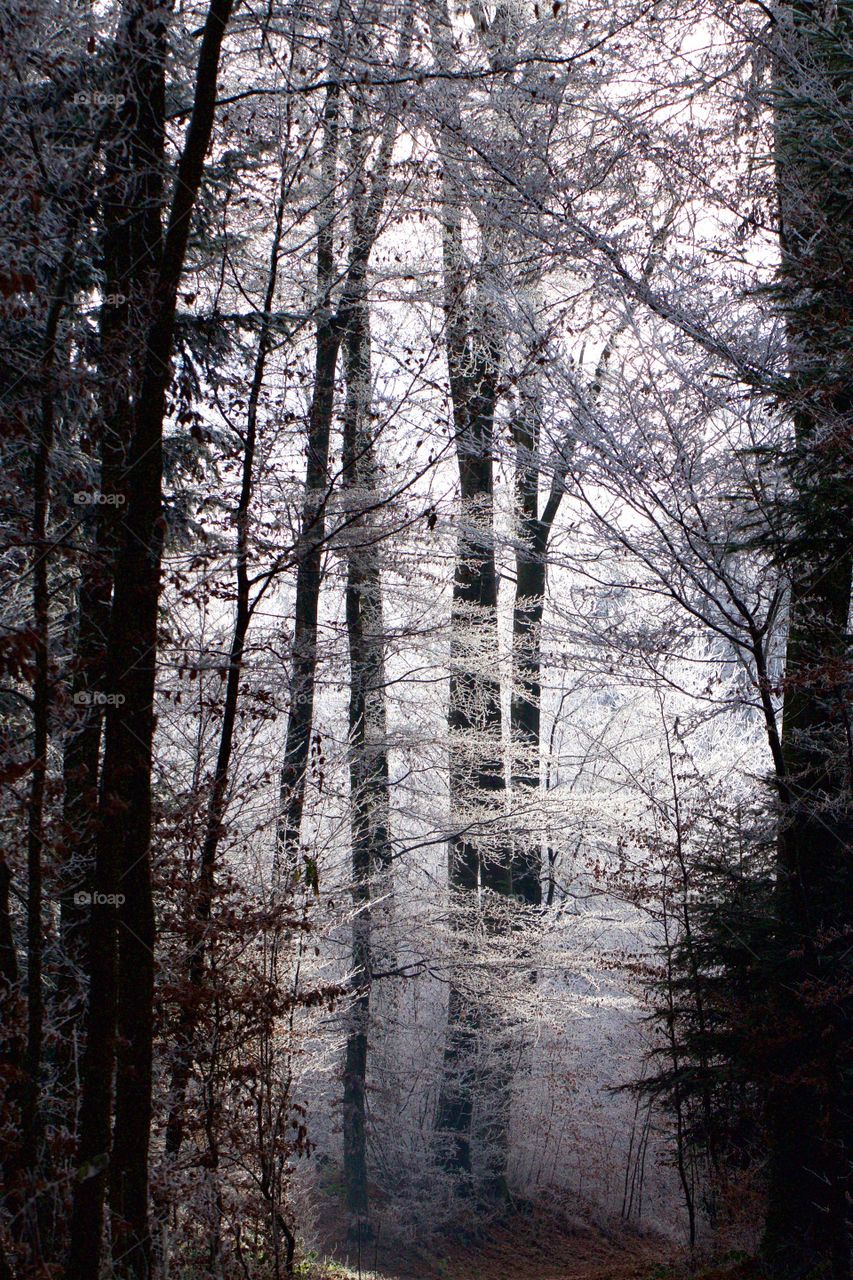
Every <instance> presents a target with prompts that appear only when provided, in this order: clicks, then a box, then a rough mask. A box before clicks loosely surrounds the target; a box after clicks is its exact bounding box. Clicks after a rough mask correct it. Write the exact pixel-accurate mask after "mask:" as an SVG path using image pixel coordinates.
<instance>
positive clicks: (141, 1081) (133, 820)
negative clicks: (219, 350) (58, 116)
mask: <svg viewBox="0 0 853 1280" xmlns="http://www.w3.org/2000/svg"><path fill="white" fill-rule="evenodd" d="M231 7H232V0H212V3H211V5H210V7H209V9H208V11H207V16H206V20H205V25H204V31H203V36H202V42H201V49H200V52H199V61H198V68H197V73H196V85H195V95H194V102H193V111H192V116H191V119H190V124H189V128H188V130H187V135H186V141H185V145H184V149H183V152H182V154H181V157H180V160H179V163H178V166H177V172H176V175H175V190H174V196H173V201H172V207H171V211H170V216H169V224H168V229H167V232H166V237H165V241H164V245H163V253H162V260H161V264H160V270H159V273H158V278H157V284H156V288H155V290H154V295H153V299H152V303H151V307H150V311H149V312H148V315H150V322H149V325H148V326H147V331H146V330H143V332H142V333H139V334H137V337H136V341H137V342H139V343H140V356H141V359H140V366H141V369H142V374H141V378H140V384H139V386H140V389H139V396H138V401H137V403H136V404H135V406H134V413H133V437H132V447H131V451H130V465H129V468H128V476H127V495H128V510H127V516H126V524H125V529H124V536H123V540H122V544H121V548H120V550H119V554H118V558H117V563H116V591H115V599H114V603H113V609H112V618H111V627H110V637H109V645H108V653H107V677H106V686H107V688H108V691H109V693H110V694H111V695H113V696H114V699H115V701H114V703H113V704H111V705H110V706H109V708H108V711H107V718H106V729H105V746H104V765H103V784H102V800H101V809H100V820H99V829H98V839H97V854H96V859H97V863H96V884H97V887H98V890H99V891H100V892H101V893H103V894H104V895H106V898H107V900H106V901H99V902H94V903H93V904H92V937H91V981H90V1001H89V1015H88V1027H87V1043H86V1055H85V1063H84V1089H83V1101H82V1107H81V1116H80V1140H79V1151H78V1170H79V1171H78V1178H77V1182H76V1184H75V1191H74V1204H73V1208H72V1222H71V1244H70V1250H69V1260H68V1266H67V1269H66V1274H67V1276H68V1277H69V1280H84V1278H85V1280H96V1278H97V1275H98V1269H99V1263H100V1255H101V1238H102V1230H103V1197H104V1187H105V1175H106V1166H107V1163H108V1162H109V1175H110V1191H111V1209H112V1213H113V1218H114V1230H113V1251H114V1265H115V1266H116V1267H117V1269H118V1271H119V1273H120V1274H128V1275H133V1276H140V1277H141V1276H147V1275H148V1274H149V1271H150V1237H149V1232H148V1144H149V1133H150V1119H151V1083H152V1081H151V1066H152V1032H153V993H154V911H153V901H152V892H151V867H150V837H151V749H152V737H153V730H154V711H153V702H154V676H155V663H156V648H157V609H158V603H159V594H160V559H161V554H162V538H163V521H162V514H161V485H162V430H163V419H164V415H165V408H166V391H167V388H168V384H169V379H170V376H171V355H172V344H173V339H174V326H175V309H176V302H177V292H178V287H179V284H180V278H181V273H182V270H183V264H184V258H185V255H186V247H187V241H188V237H189V231H190V222H191V218H192V213H193V209H194V207H195V202H196V198H197V196H198V191H199V187H200V184H201V178H202V173H203V168H204V158H205V154H206V152H207V148H208V145H209V142H210V136H211V131H212V127H213V117H214V110H215V104H216V84H217V77H218V71H219V57H220V49H221V44H222V38H223V36H224V33H225V28H226V26H227V23H228V20H229V17H230V14H231ZM146 8H147V6H146ZM131 16H132V18H135V19H137V20H138V21H139V25H138V27H136V28H135V30H136V32H138V39H139V41H140V44H139V46H138V47H135V46H134V45H131V47H130V49H129V65H130V66H134V65H135V61H134V54H137V55H138V57H139V58H140V59H141V60H142V66H141V67H140V68H139V73H140V74H141V72H142V70H143V69H144V67H145V66H150V65H151V63H150V62H149V60H151V59H153V67H152V70H153V74H154V77H155V85H159V84H160V83H161V80H160V72H159V70H158V59H159V57H160V53H159V49H160V47H161V42H162V40H163V38H164V36H163V32H162V31H161V30H160V29H159V21H154V22H152V21H151V19H150V18H148V19H147V20H145V21H143V20H142V19H143V18H144V16H145V15H144V13H143V12H142V11H140V9H139V8H138V7H136V6H134V9H133V11H132V14H131ZM155 16H156V18H157V19H160V18H162V17H164V16H165V14H164V13H163V12H161V11H160V9H159V7H158V8H157V11H156V15H155ZM131 29H132V30H133V29H134V28H133V27H132V25H131ZM151 42H153V46H152V43H151ZM154 46H156V47H154ZM146 105H147V106H148V107H150V109H151V112H152V115H153V119H152V120H151V121H148V124H147V127H148V128H152V129H154V130H155V131H156V128H157V127H158V121H159V123H160V124H162V112H163V105H162V98H159V99H158V98H157V97H156V92H155V96H154V98H153V99H152V101H151V102H150V103H147V104H146ZM158 145H159V143H158V140H157V137H156V136H155V135H154V134H148V135H147V136H144V137H143V145H142V147H141V153H142V156H143V157H144V159H145V160H146V161H147V163H149V164H150V163H151V162H152V160H155V161H156V158H157V154H158V152H157V147H158ZM154 180H155V181H156V175H155V179H154ZM119 699H121V701H119ZM119 832H121V833H122V834H123V838H120V837H119V836H118V834H117V833H119ZM116 894H120V895H121V896H122V898H123V901H122V902H121V904H120V916H119V919H118V920H117V914H116V910H115V906H114V905H113V904H112V903H111V902H110V901H109V897H110V895H116ZM117 923H120V925H121V945H120V947H117V941H118V935H117ZM117 952H118V965H117V964H116V959H117ZM117 970H118V972H117ZM116 1017H117V1020H118V1029H119V1032H120V1035H121V1045H120V1053H119V1054H118V1057H117V1060H116V1062H115V1068H116V1108H115V1127H114V1135H113V1149H112V1158H111V1159H110V1158H109V1130H110V1108H111V1100H112V1071H113V1058H114V1050H115V1043H116V1040H115V1035H116Z"/></svg>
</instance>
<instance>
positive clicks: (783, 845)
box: [765, 2, 853, 1280]
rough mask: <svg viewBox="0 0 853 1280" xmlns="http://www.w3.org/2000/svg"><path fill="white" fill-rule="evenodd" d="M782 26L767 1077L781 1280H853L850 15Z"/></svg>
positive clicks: (815, 16)
mask: <svg viewBox="0 0 853 1280" xmlns="http://www.w3.org/2000/svg"><path fill="white" fill-rule="evenodd" d="M828 14H829V11H828V10H826V9H824V8H823V6H819V5H817V4H812V3H805V2H804V3H800V4H791V5H788V6H785V7H783V8H782V9H781V10H780V11H779V13H778V22H777V27H776V39H777V46H776V48H777V57H776V68H775V71H776V85H775V98H774V106H775V111H776V139H775V142H776V156H775V159H776V177H777V184H778V192H779V206H780V215H781V217H780V223H781V247H782V258H781V268H780V293H781V297H782V301H783V305H784V307H785V311H786V316H787V321H788V335H789V353H790V354H789V361H790V366H789V403H790V408H791V414H792V418H793V421H794V428H795V441H794V447H793V451H792V456H791V458H790V460H789V462H790V477H791V482H792V484H791V488H792V495H793V497H792V509H791V511H790V513H789V514H790V517H791V520H790V527H791V541H790V547H789V556H788V562H787V567H788V571H789V576H790V584H791V585H790V608H789V633H788V643H787V654H786V672H785V687H784V714H783V725H782V744H781V745H782V757H783V765H784V778H783V779H782V785H781V786H780V796H781V802H782V803H781V821H780V834H779V851H778V891H777V910H778V929H779V938H778V945H779V960H778V964H777V967H776V970H775V972H774V976H773V989H772V991H771V999H772V1002H773V1003H772V1005H771V1008H772V1010H773V1015H774V1019H775V1028H774V1031H775V1032H776V1033H778V1039H776V1038H775V1035H774V1050H773V1054H772V1062H771V1063H770V1064H769V1068H768V1070H769V1076H770V1080H769V1095H770V1096H769V1134H770V1180H769V1204H768V1216H767V1229H766V1238H765V1251H766V1254H767V1258H768V1262H769V1265H770V1269H771V1273H772V1275H773V1276H774V1277H776V1278H777V1280H804V1278H805V1277H818V1276H832V1277H833V1278H834V1280H843V1278H844V1277H847V1276H848V1275H849V1271H850V1237H849V1220H848V1216H847V1212H848V1206H849V1199H850V1192H851V1155H853V1146H851V1127H853V1121H851V1102H853V1097H851V1087H850V1073H849V1050H850V1018H851V995H850V991H851V973H850V965H849V954H850V921H851V918H853V873H851V856H853V804H851V798H850V796H851V780H853V770H852V769H851V764H852V763H853V761H851V750H850V744H851V726H850V711H849V679H850V657H851V655H850V641H849V629H848V628H849V618H850V605H851V569H853V554H851V547H850V527H851V523H853V496H851V495H853V465H851V456H850V445H849V440H850V430H851V423H853V394H851V390H850V388H851V380H852V379H853V368H851V360H850V348H849V342H848V340H847V335H849V332H850V327H851V324H853V315H851V304H850V298H851V273H850V264H851V260H853V258H851V251H853V223H851V217H850V202H849V194H850V191H849V188H850V174H851V171H850V166H849V163H848V164H847V165H846V167H845V166H843V165H842V166H841V168H840V169H839V165H838V161H837V159H836V149H834V143H833V138H834V134H833V130H834V128H835V121H836V119H837V112H838V111H846V112H847V114H848V116H849V110H850V59H849V40H850V35H851V26H850V15H849V12H848V11H847V10H846V9H841V8H839V9H838V11H837V12H836V11H833V13H832V14H831V15H829V16H828Z"/></svg>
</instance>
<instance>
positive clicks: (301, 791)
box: [277, 71, 343, 878]
mask: <svg viewBox="0 0 853 1280" xmlns="http://www.w3.org/2000/svg"><path fill="white" fill-rule="evenodd" d="M339 112H340V86H339V84H338V82H337V79H336V77H335V75H334V74H333V72H332V71H330V84H329V87H328V89H327V90H326V98H325V104H324V109H323V148H322V159H321V171H322V182H323V194H322V198H321V201H320V207H319V225H318V228H317V308H318V310H317V321H316V328H315V332H316V352H315V358H314V387H313V392H312V396H311V405H310V408H309V412H308V462H307V467H306V472H305V497H304V500H303V504H302V513H301V519H300V526H299V543H298V548H297V569H296V602H295V605H294V624H293V644H292V650H291V676H290V713H289V716H288V721H287V738H286V740H285V747H284V763H283V765H282V769H281V776H280V784H279V797H280V798H279V829H278V835H277V859H278V862H279V874H281V872H282V871H283V872H284V874H285V876H286V877H287V878H290V877H292V876H293V875H295V874H297V871H298V867H299V839H300V832H301V829H302V812H303V809H304V807H305V790H306V783H307V772H308V760H309V754H310V750H311V732H312V727H313V723H314V694H315V687H316V678H317V617H318V612H319V606H320V586H321V581H322V567H323V549H324V546H325V541H326V507H327V504H328V500H329V496H330V494H329V485H330V477H329V441H330V437H331V430H332V420H333V416H334V407H335V373H336V370H337V364H338V352H339V350H340V345H341V338H342V336H343V335H342V330H341V325H340V321H339V317H338V316H337V315H336V314H334V312H333V311H332V297H331V294H332V288H333V286H334V284H335V249H334V223H335V204H336V199H335V186H336V177H337V161H338V135H339V118H338V117H339Z"/></svg>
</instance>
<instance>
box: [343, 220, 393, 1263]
mask: <svg viewBox="0 0 853 1280" xmlns="http://www.w3.org/2000/svg"><path fill="white" fill-rule="evenodd" d="M356 208H358V205H357V206H356ZM357 217H358V214H357V212H356V219H357ZM345 363H346V379H347V400H346V409H345V414H344V445H343V482H344V485H345V490H346V491H345V516H346V520H347V530H346V534H345V537H346V545H347V587H346V619H347V641H348V645H349V656H350V703H349V735H350V766H349V771H350V806H351V825H352V873H353V891H352V894H353V908H354V911H355V916H354V919H353V928H352V966H353V986H354V1002H353V1008H352V1012H351V1015H350V1018H351V1021H350V1030H349V1033H348V1036H347V1045H346V1063H345V1067H344V1104H343V1125H344V1180H345V1183H346V1198H347V1209H348V1211H349V1214H350V1231H351V1233H354V1232H356V1231H357V1232H358V1234H359V1239H361V1240H363V1239H366V1238H368V1237H369V1235H370V1225H369V1219H370V1212H369V1202H368V1189H367V1124H366V1105H365V1096H366V1076H367V1056H368V1047H369V1046H368V1032H369V1025H370V1003H371V989H372V968H373V951H374V944H373V939H372V936H371V935H372V930H373V925H374V916H373V914H372V912H371V907H370V900H371V896H372V890H373V889H374V887H375V888H376V889H378V891H379V893H380V894H387V893H389V892H390V881H389V877H390V868H391V850H390V844H389V837H390V813H389V793H388V750H387V726H386V716H385V653H384V632H383V611H382V582H381V574H380V565H379V547H378V544H377V541H376V538H377V536H378V535H377V534H376V532H375V530H374V529H373V527H372V522H371V520H370V518H369V516H368V515H362V516H359V509H360V508H361V509H364V508H366V507H368V506H370V505H372V504H373V503H374V502H375V500H376V481H377V476H376V459H375V455H374V441H373V435H372V429H371V422H370V405H371V361H370V322H369V310H368V303H367V300H366V298H364V299H363V300H362V301H360V302H359V303H357V304H356V305H354V306H353V308H352V311H351V315H350V320H349V325H348V331H347V337H346V345H345ZM384 914H385V915H386V916H387V914H388V905H387V903H386V905H385V907H384Z"/></svg>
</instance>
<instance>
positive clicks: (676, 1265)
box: [305, 1213, 759, 1280]
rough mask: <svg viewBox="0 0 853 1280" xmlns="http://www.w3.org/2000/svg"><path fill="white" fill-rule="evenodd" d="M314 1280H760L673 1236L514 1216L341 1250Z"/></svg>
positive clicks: (743, 1265)
mask: <svg viewBox="0 0 853 1280" xmlns="http://www.w3.org/2000/svg"><path fill="white" fill-rule="evenodd" d="M305 1275H306V1276H307V1277H310V1280H359V1277H360V1280H759V1272H758V1270H757V1268H756V1267H755V1266H754V1265H753V1264H751V1263H749V1262H737V1263H729V1264H728V1265H717V1266H711V1265H708V1266H705V1267H702V1266H700V1267H697V1268H696V1269H694V1270H691V1268H689V1266H688V1265H687V1263H686V1260H685V1258H684V1256H683V1255H681V1254H679V1253H678V1251H677V1249H675V1247H674V1246H673V1244H672V1242H671V1241H668V1240H666V1239H663V1238H661V1237H660V1236H657V1235H655V1234H653V1233H651V1232H643V1231H639V1230H637V1229H636V1228H633V1227H628V1226H626V1225H625V1224H620V1225H619V1226H616V1227H607V1226H602V1225H592V1224H587V1223H583V1222H579V1221H578V1220H574V1221H567V1220H565V1219H561V1218H560V1217H559V1216H556V1215H546V1214H544V1213H532V1214H524V1215H521V1214H519V1215H513V1216H512V1217H511V1218H509V1219H506V1220H504V1221H502V1222H492V1223H490V1224H489V1226H488V1230H484V1231H483V1232H482V1234H481V1235H480V1236H479V1237H478V1238H476V1239H475V1238H472V1237H471V1236H470V1234H469V1236H468V1238H467V1239H462V1238H459V1237H452V1236H446V1237H444V1238H442V1239H438V1240H436V1241H434V1242H431V1243H430V1244H429V1246H426V1245H424V1246H420V1247H419V1246H417V1245H415V1244H412V1245H404V1244H402V1243H400V1242H395V1243H394V1244H391V1243H390V1242H389V1243H388V1244H387V1245H385V1246H383V1245H382V1243H381V1241H380V1242H379V1244H378V1245H376V1246H374V1245H373V1244H371V1245H369V1246H367V1247H366V1248H364V1249H363V1250H362V1256H361V1263H360V1267H359V1259H358V1257H357V1256H356V1251H355V1250H353V1248H352V1247H350V1248H336V1249H334V1250H331V1251H330V1257H329V1260H328V1261H327V1262H326V1263H323V1264H319V1263H318V1264H315V1266H314V1268H313V1269H306V1272H305Z"/></svg>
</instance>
